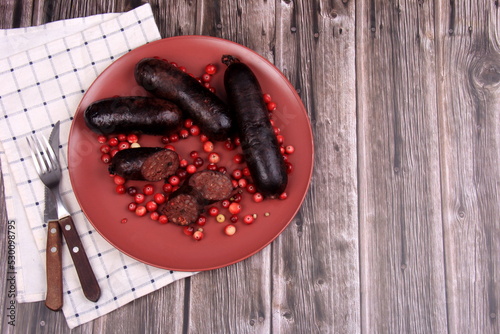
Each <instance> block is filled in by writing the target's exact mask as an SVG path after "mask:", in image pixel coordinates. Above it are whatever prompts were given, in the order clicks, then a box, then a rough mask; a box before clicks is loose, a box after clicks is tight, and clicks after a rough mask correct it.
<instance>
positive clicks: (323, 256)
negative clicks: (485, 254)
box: [273, 0, 360, 333]
mask: <svg viewBox="0 0 500 334" xmlns="http://www.w3.org/2000/svg"><path fill="white" fill-rule="evenodd" d="M354 13H355V3H354V1H340V0H338V1H282V2H280V5H279V7H278V13H277V20H278V27H277V30H278V33H277V38H276V39H277V41H276V50H279V52H278V53H277V55H276V65H277V66H278V68H280V69H281V70H282V71H283V72H284V73H285V75H286V76H287V77H288V78H289V80H290V81H291V83H292V84H293V85H294V87H296V89H297V90H298V91H299V93H300V96H301V98H302V100H303V102H304V104H305V106H306V109H307V110H308V112H309V115H310V118H311V122H312V128H313V133H314V137H315V139H316V142H315V145H314V149H315V168H314V173H313V181H312V184H311V189H310V191H309V194H308V196H307V197H306V199H305V202H304V204H303V206H302V209H301V210H300V212H299V215H298V216H297V217H296V218H295V219H294V221H293V222H292V224H291V226H290V227H289V228H288V229H287V230H286V231H285V232H284V233H283V235H282V236H281V237H280V238H279V239H278V240H277V241H276V243H275V244H274V245H273V330H274V331H276V332H279V333H307V332H318V333H359V332H360V285H359V266H358V264H359V259H358V214H357V168H356V166H357V162H356V160H357V157H356V83H355V77H356V76H355V20H354Z"/></svg>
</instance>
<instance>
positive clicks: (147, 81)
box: [135, 58, 232, 141]
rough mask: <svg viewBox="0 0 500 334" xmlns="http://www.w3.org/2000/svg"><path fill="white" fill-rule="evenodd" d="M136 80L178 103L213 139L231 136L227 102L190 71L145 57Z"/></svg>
mask: <svg viewBox="0 0 500 334" xmlns="http://www.w3.org/2000/svg"><path fill="white" fill-rule="evenodd" d="M135 79H136V81H137V83H138V84H139V85H141V86H143V87H144V88H145V89H146V90H147V91H149V92H151V93H152V94H153V95H155V96H156V97H160V98H163V99H167V100H170V101H172V102H174V103H175V104H177V105H178V106H179V107H180V108H181V109H182V110H183V111H185V112H186V113H187V114H188V115H189V117H191V118H192V119H193V121H194V122H195V123H196V124H197V125H198V126H199V127H200V129H201V130H202V132H203V134H205V135H206V136H208V137H209V138H210V139H212V140H218V141H222V140H225V139H227V138H228V137H229V136H230V135H231V130H232V121H231V117H230V115H229V111H228V109H227V106H226V104H225V103H224V102H223V101H222V100H221V99H219V97H217V95H215V94H214V93H212V92H211V91H210V90H208V89H207V88H205V87H204V86H203V85H201V84H200V83H199V82H198V80H196V79H195V78H193V77H192V76H190V75H189V74H187V73H185V72H182V71H181V70H179V69H178V68H177V67H175V66H173V65H171V64H170V63H168V62H166V61H163V60H160V59H155V58H144V59H142V60H141V61H139V62H138V63H137V65H136V67H135Z"/></svg>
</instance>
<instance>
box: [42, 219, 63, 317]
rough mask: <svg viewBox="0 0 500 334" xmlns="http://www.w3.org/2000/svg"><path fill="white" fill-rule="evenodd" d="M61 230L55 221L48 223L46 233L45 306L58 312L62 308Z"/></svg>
mask: <svg viewBox="0 0 500 334" xmlns="http://www.w3.org/2000/svg"><path fill="white" fill-rule="evenodd" d="M61 239H62V236H61V230H60V228H59V222H58V221H57V220H53V221H49V223H48V232H47V250H46V266H47V268H46V274H47V296H46V297H45V305H46V306H47V307H48V308H49V309H51V310H52V311H59V310H60V309H61V307H62V306H63V293H62V262H61V253H62V252H61V245H62V242H61Z"/></svg>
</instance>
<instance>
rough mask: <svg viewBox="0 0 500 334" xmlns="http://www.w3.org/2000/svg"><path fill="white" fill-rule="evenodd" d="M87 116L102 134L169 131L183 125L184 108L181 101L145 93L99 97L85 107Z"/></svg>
mask: <svg viewBox="0 0 500 334" xmlns="http://www.w3.org/2000/svg"><path fill="white" fill-rule="evenodd" d="M84 118H85V123H86V124H87V126H88V127H89V128H90V129H91V130H92V131H94V132H97V133H100V134H117V133H144V134H148V135H169V134H171V133H174V132H176V131H178V130H179V129H180V128H181V126H182V111H181V110H180V109H179V107H178V106H177V105H175V104H174V103H172V102H170V101H166V100H163V99H159V98H153V97H143V96H128V97H115V98H108V99H103V100H99V101H95V102H93V103H92V104H90V105H89V106H88V107H87V109H85V113H84Z"/></svg>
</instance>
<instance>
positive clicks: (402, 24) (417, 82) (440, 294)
mask: <svg viewBox="0 0 500 334" xmlns="http://www.w3.org/2000/svg"><path fill="white" fill-rule="evenodd" d="M434 13H435V8H434V4H433V2H429V1H426V2H423V1H420V2H416V1H414V2H407V3H404V4H403V3H399V2H397V3H395V2H386V1H370V2H363V4H360V6H359V7H358V10H357V13H356V16H357V20H356V22H357V25H356V28H357V34H358V39H357V50H356V56H357V69H358V72H357V81H358V86H357V87H358V95H357V98H358V124H359V125H358V140H359V145H358V157H359V212H360V240H359V242H360V258H361V262H360V266H361V326H362V330H363V332H366V333H368V332H371V333H372V332H375V333H387V332H389V333H443V332H446V330H447V313H446V291H445V270H444V254H443V253H444V251H443V241H442V240H443V236H442V224H441V193H440V187H441V184H440V169H439V167H440V165H439V162H440V161H439V133H438V121H437V118H438V115H437V107H436V79H435V72H436V65H435V53H436V51H435V48H436V47H435V44H434V41H435V36H434Z"/></svg>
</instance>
